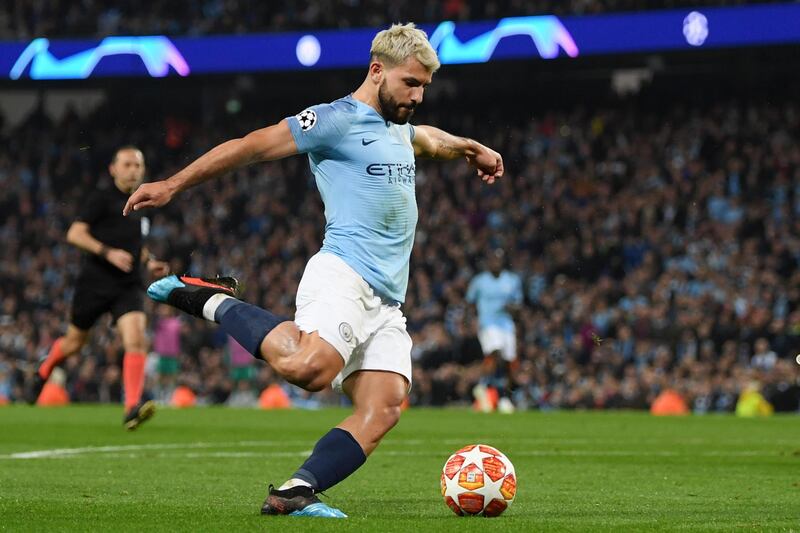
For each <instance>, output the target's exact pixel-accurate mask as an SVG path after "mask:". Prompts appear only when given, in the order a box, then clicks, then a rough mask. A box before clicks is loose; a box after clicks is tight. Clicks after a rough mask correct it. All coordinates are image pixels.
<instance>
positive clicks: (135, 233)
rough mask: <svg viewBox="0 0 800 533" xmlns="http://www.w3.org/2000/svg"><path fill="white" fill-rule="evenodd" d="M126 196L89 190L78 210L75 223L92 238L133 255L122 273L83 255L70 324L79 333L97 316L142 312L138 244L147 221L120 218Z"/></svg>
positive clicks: (111, 189)
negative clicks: (84, 227) (85, 228)
mask: <svg viewBox="0 0 800 533" xmlns="http://www.w3.org/2000/svg"><path fill="white" fill-rule="evenodd" d="M128 196H129V195H128V194H127V193H124V192H122V191H120V190H119V189H117V187H115V186H113V185H112V186H111V187H109V188H108V189H96V190H94V191H92V193H91V194H90V195H89V197H88V198H87V199H86V201H85V202H84V203H83V204H82V205H81V207H80V209H79V210H78V217H77V221H78V222H85V223H86V224H88V225H89V233H90V234H91V236H92V237H94V238H95V239H97V240H98V241H100V242H101V243H103V244H105V245H106V246H107V247H109V248H120V249H122V250H125V251H127V252H128V253H130V254H131V255H132V256H133V269H132V270H131V271H130V272H124V271H122V270H120V269H118V268H117V267H115V266H114V265H112V264H111V263H109V262H108V261H106V260H105V259H104V258H103V257H100V256H98V255H94V254H86V256H85V257H84V258H83V264H82V265H81V271H80V274H79V275H78V279H77V281H76V284H75V294H74V296H73V300H72V324H73V325H74V326H75V327H77V328H79V329H82V330H88V329H90V328H91V327H92V325H94V323H95V322H96V321H97V319H98V318H100V315H102V314H104V313H107V312H110V313H111V316H112V317H113V319H114V323H116V321H117V319H118V318H119V317H121V316H122V315H124V314H125V313H129V312H131V311H142V310H143V309H144V308H143V297H144V295H143V285H142V273H141V266H140V265H141V255H142V241H143V238H144V237H145V236H146V235H147V233H148V231H149V220H148V219H147V218H146V217H143V216H142V215H141V213H137V212H136V211H134V212H132V213H131V214H130V215H128V216H127V217H124V216H122V208H123V207H124V206H125V202H126V201H127V200H128Z"/></svg>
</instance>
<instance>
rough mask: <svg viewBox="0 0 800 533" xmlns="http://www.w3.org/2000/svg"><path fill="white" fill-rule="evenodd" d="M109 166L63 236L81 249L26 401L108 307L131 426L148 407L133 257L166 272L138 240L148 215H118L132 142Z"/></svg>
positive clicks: (129, 179)
mask: <svg viewBox="0 0 800 533" xmlns="http://www.w3.org/2000/svg"><path fill="white" fill-rule="evenodd" d="M108 172H109V174H111V177H112V178H113V186H112V187H108V188H98V189H96V190H94V191H92V193H91V194H90V195H89V197H88V198H87V199H86V202H85V203H83V204H82V205H81V207H80V209H79V210H78V217H77V219H76V220H75V221H74V222H73V223H72V225H71V226H70V228H69V230H68V231H67V242H69V243H70V244H72V245H73V246H76V247H78V248H80V249H81V250H83V251H85V252H87V254H86V255H85V257H84V259H83V264H82V266H81V271H80V274H79V275H78V278H77V280H76V282H75V292H74V296H73V300H72V313H71V315H72V316H71V318H70V324H69V325H68V326H67V333H66V334H65V335H64V336H63V337H59V338H58V339H56V341H55V342H54V343H53V346H52V347H51V348H50V353H49V354H48V356H47V358H46V359H45V360H44V361H43V362H42V363H41V364H40V365H39V368H38V369H37V371H36V375H35V376H34V383H33V386H32V390H31V391H30V393H29V396H28V400H29V401H30V402H31V403H33V402H35V401H36V398H37V397H38V396H39V393H40V392H41V390H42V387H43V386H44V383H45V382H46V381H47V379H48V378H49V377H50V374H51V372H52V371H53V368H54V367H56V366H58V365H60V364H61V363H62V362H63V361H64V359H66V358H67V357H69V356H71V355H74V354H76V353H78V352H79V351H80V349H81V348H82V347H83V345H84V344H86V341H87V340H88V338H89V330H90V328H91V327H92V326H93V325H94V323H95V322H96V321H97V319H98V318H100V316H102V315H103V314H105V313H111V316H112V318H113V320H114V323H115V324H116V326H117V330H118V331H119V334H120V337H121V338H122V345H123V347H124V349H125V355H124V357H123V360H122V379H123V386H124V393H125V416H124V418H123V422H124V425H125V427H126V428H127V429H129V430H132V429H136V427H137V426H138V425H139V424H141V423H142V422H143V421H145V420H147V419H148V418H150V417H151V416H152V415H153V412H154V410H155V404H154V403H153V402H151V401H147V402H142V401H141V399H142V391H143V387H144V369H145V368H144V367H145V360H146V353H147V349H146V348H147V347H146V340H145V326H146V319H145V314H144V312H143V307H142V304H143V301H142V300H143V294H142V275H141V271H140V263H146V266H147V270H148V271H149V272H150V274H152V275H153V276H164V275H166V274H168V273H169V266H168V265H167V263H165V262H163V261H157V260H155V259H153V258H151V257H150V256H149V253H148V252H147V251H146V250H145V249H144V247H143V246H142V239H143V236H145V234H146V233H147V231H148V229H149V227H148V225H149V221H148V220H147V219H145V218H143V217H142V216H141V215H139V214H137V215H136V216H133V217H127V218H126V217H123V216H122V208H123V206H124V205H125V201H126V200H127V199H128V195H130V194H131V193H132V192H133V191H135V190H136V188H137V187H139V185H141V183H142V180H143V179H144V173H145V162H144V155H143V154H142V152H141V151H140V150H139V149H138V148H136V147H134V146H123V147H121V148H119V149H118V150H117V151H116V152H115V154H114V157H113V159H112V160H111V164H110V165H109V166H108Z"/></svg>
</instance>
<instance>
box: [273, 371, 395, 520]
mask: <svg viewBox="0 0 800 533" xmlns="http://www.w3.org/2000/svg"><path fill="white" fill-rule="evenodd" d="M342 388H343V390H344V392H345V394H347V396H348V397H349V398H350V399H351V400H352V401H353V414H352V415H350V416H349V417H347V418H346V419H345V420H344V421H342V423H341V424H339V425H338V426H336V427H335V428H333V429H332V430H331V431H329V432H328V433H326V434H325V435H324V436H323V437H322V438H321V439H320V440H319V441H318V442H317V444H316V446H314V450H313V452H312V453H311V456H310V457H309V458H308V459H306V462H305V463H303V465H302V466H301V467H300V468H299V469H298V470H297V472H295V474H294V475H293V476H292V478H291V479H290V480H289V481H287V482H286V483H284V484H283V485H282V486H281V487H280V488H279V489H274V488H272V487H270V492H269V495H268V496H267V499H266V501H265V502H264V506H263V507H262V509H261V512H262V513H263V514H296V515H308V516H332V515H324V514H317V512H318V509H319V511H322V509H323V507H327V506H325V505H324V504H320V507H317V504H318V503H319V500H318V499H317V498H316V496H315V494H316V493H317V492H320V491H323V490H326V489H329V488H331V487H333V486H334V485H336V484H337V483H339V482H340V481H342V480H344V479H345V478H346V477H348V476H349V475H350V474H352V473H353V472H355V471H356V470H357V469H358V468H359V467H360V466H361V465H362V464H364V462H365V461H366V460H367V456H369V455H370V454H371V453H372V452H373V451H374V450H375V448H376V447H377V446H378V443H380V441H381V439H383V437H384V435H386V433H388V432H389V430H390V429H392V428H393V427H394V426H395V425H396V424H397V422H398V420H399V419H400V413H401V406H402V404H403V400H405V398H406V394H407V392H408V382H407V381H406V379H405V378H404V377H403V376H401V375H400V374H395V373H394V372H381V371H373V370H362V371H359V372H355V373H353V374H352V375H350V376H349V377H348V378H347V379H346V380H345V381H344V383H343V384H342ZM328 509H330V508H328Z"/></svg>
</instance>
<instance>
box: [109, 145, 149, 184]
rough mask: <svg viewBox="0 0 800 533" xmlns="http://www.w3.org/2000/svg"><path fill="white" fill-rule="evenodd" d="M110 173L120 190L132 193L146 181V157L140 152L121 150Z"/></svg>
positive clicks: (110, 167) (112, 163)
mask: <svg viewBox="0 0 800 533" xmlns="http://www.w3.org/2000/svg"><path fill="white" fill-rule="evenodd" d="M108 172H109V173H110V174H111V177H113V178H114V184H115V185H116V186H117V188H118V189H119V190H121V191H122V192H126V193H132V192H133V191H135V190H136V188H137V187H138V186H139V185H141V183H142V180H143V179H144V155H143V154H142V152H140V151H139V150H120V151H119V152H117V155H116V157H115V159H114V161H112V162H111V165H109V167H108Z"/></svg>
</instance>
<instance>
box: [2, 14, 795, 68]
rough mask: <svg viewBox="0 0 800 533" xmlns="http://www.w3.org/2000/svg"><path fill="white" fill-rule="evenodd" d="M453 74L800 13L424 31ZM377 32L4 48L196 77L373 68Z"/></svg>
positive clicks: (735, 37)
mask: <svg viewBox="0 0 800 533" xmlns="http://www.w3.org/2000/svg"><path fill="white" fill-rule="evenodd" d="M421 27H422V28H423V29H424V30H425V31H426V32H428V36H429V38H430V41H431V44H433V46H434V47H435V48H436V50H437V51H438V53H439V58H440V60H441V62H442V63H443V64H445V65H447V64H456V63H485V62H487V61H494V60H500V59H524V58H531V59H554V58H575V57H580V56H587V55H599V54H619V53H637V52H657V51H670V50H692V49H699V48H721V47H733V46H764V45H774V44H787V43H800V5H798V4H766V5H753V6H742V7H731V8H697V9H682V10H669V11H651V12H645V13H637V14H630V13H624V14H609V15H593V16H583V17H577V16H576V17H555V16H549V15H548V16H535V17H513V18H504V19H500V20H497V21H492V22H459V23H455V22H450V21H446V22H442V23H440V24H438V25H422V26H421ZM375 32H376V30H375V29H373V28H369V29H358V30H342V31H338V30H326V31H315V32H302V33H301V32H298V33H280V34H250V35H237V36H209V37H193V38H189V37H167V36H163V35H155V36H144V37H124V36H115V37H106V38H105V39H101V40H50V39H47V38H45V37H41V38H37V39H34V40H32V41H30V42H25V43H18V42H7V41H6V42H0V73H2V76H4V77H5V78H6V79H11V80H18V79H34V80H65V79H86V78H90V77H92V78H95V77H104V76H105V77H108V76H150V77H163V76H190V75H193V74H195V75H197V74H214V73H231V72H261V71H274V70H308V69H332V68H343V67H358V66H366V65H367V62H368V59H369V57H368V53H369V47H370V43H371V42H372V38H373V37H374V36H375Z"/></svg>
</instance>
